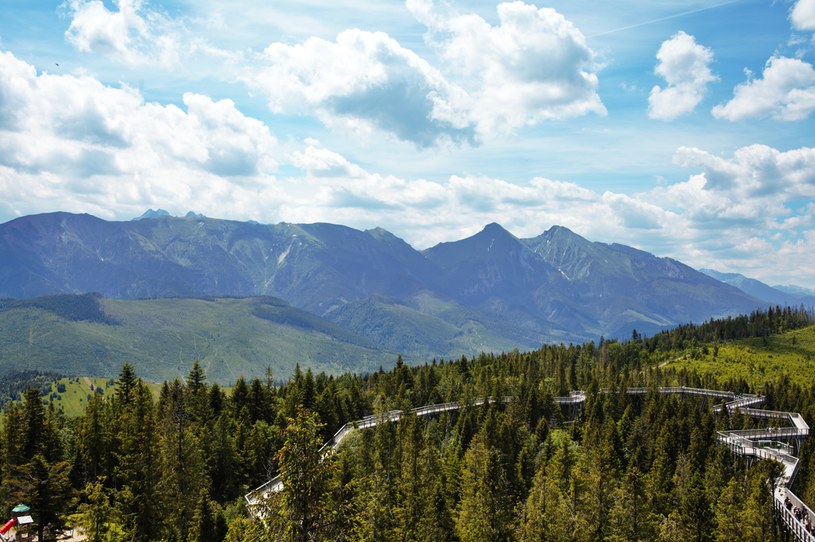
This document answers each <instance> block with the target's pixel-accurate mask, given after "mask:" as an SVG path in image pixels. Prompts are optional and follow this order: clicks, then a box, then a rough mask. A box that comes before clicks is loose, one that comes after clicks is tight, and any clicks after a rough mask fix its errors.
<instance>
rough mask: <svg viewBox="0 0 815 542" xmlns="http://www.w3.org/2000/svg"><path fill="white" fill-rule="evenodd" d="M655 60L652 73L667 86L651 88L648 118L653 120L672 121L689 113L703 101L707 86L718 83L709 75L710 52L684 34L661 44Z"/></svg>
mask: <svg viewBox="0 0 815 542" xmlns="http://www.w3.org/2000/svg"><path fill="white" fill-rule="evenodd" d="M657 60H658V61H659V62H658V64H657V67H656V69H655V70H654V71H655V72H656V74H657V75H660V76H662V77H663V78H664V79H665V81H666V83H667V85H666V86H665V88H661V87H659V86H654V87H653V88H652V89H651V94H650V95H649V96H648V116H649V117H651V118H653V119H659V120H673V119H675V118H677V117H679V116H680V115H684V114H686V113H690V112H691V111H693V110H694V109H695V108H696V106H697V105H699V102H701V101H702V99H703V98H704V97H705V94H706V93H707V85H708V84H709V83H711V82H713V81H716V80H717V78H716V76H715V75H713V73H712V72H711V71H710V63H711V62H712V61H713V52H712V51H711V50H710V49H708V48H707V47H703V46H702V45H699V44H697V43H696V39H695V38H694V37H693V36H690V35H688V34H686V33H685V32H681V31H680V32H678V33H676V34H675V35H674V36H673V37H672V38H671V39H669V40H666V41H664V42H663V43H662V45H661V46H660V48H659V51H658V52H657Z"/></svg>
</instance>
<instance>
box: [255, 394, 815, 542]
mask: <svg viewBox="0 0 815 542" xmlns="http://www.w3.org/2000/svg"><path fill="white" fill-rule="evenodd" d="M654 389H655V390H656V391H657V392H658V393H660V394H666V395H682V396H683V397H684V396H691V397H693V396H698V397H712V398H715V399H727V402H726V403H724V404H723V405H722V404H720V405H715V406H714V407H713V409H714V411H716V412H719V411H721V410H722V408H726V409H727V411H728V412H730V413H732V412H735V411H737V410H738V411H740V412H741V413H743V414H745V415H747V416H750V417H752V418H759V419H763V420H773V421H774V422H775V425H774V426H771V427H766V428H758V429H745V430H729V431H720V432H718V433H717V439H718V441H719V442H720V443H722V444H724V445H726V446H728V447H729V448H730V449H731V450H732V451H733V453H735V454H737V455H742V456H751V457H756V458H759V459H765V458H769V459H775V460H776V461H778V462H780V463H781V465H782V466H783V469H784V470H783V473H782V475H781V478H780V480H779V484H778V485H777V487H776V488H775V490H774V492H773V499H774V505H775V510H776V513H777V514H778V516H779V517H780V519H781V520H782V521H783V522H784V524H785V525H786V526H787V529H788V530H789V531H790V533H791V534H792V535H793V537H794V539H795V540H796V541H798V542H815V535H813V532H811V530H810V529H809V528H807V526H808V525H809V524H810V522H811V524H812V526H813V527H815V513H813V511H812V510H811V509H810V508H809V507H808V506H806V505H805V504H804V503H803V502H802V501H801V499H799V498H798V497H797V496H796V495H795V494H794V493H793V492H792V491H791V490H790V489H789V487H788V486H790V485H792V481H793V479H794V478H795V474H796V472H797V469H798V458H797V457H795V456H794V455H792V454H790V453H789V452H788V451H787V450H788V446H775V447H773V442H775V443H777V444H781V442H780V441H781V440H788V439H797V440H801V439H805V438H808V437H809V425H808V424H807V423H806V421H805V420H804V418H803V416H801V415H800V414H799V413H797V412H781V411H773V410H762V409H757V408H751V407H753V406H754V405H757V404H760V403H763V402H764V397H762V396H760V395H753V394H743V395H738V394H735V393H733V392H729V391H722V390H708V389H704V388H690V387H686V386H678V387H660V388H628V389H627V390H625V392H626V393H627V394H629V395H645V394H647V393H649V392H650V391H651V390H654ZM608 391H609V390H601V393H607V392H608ZM510 400H511V398H510V397H502V398H500V399H498V398H493V397H488V398H486V399H485V398H479V399H476V400H474V401H473V402H471V403H458V402H452V403H440V404H435V405H427V406H421V407H417V408H414V409H411V410H410V411H409V412H410V413H412V414H414V415H416V416H431V415H434V414H439V413H441V412H450V411H455V410H460V409H462V408H467V407H473V406H481V405H483V404H484V403H485V402H487V403H507V402H509V401H510ZM554 400H555V402H556V403H557V404H559V405H566V406H577V405H582V404H583V403H585V401H586V394H585V392H582V391H574V392H572V393H571V394H570V395H568V396H564V397H555V398H554ZM404 413H405V412H403V411H401V410H391V411H388V412H384V413H382V414H380V415H378V416H366V417H364V418H361V419H359V420H356V421H353V422H349V423H346V424H345V425H343V426H342V427H341V428H340V429H339V430H338V431H337V432H336V433H334V436H333V437H331V439H329V440H328V441H327V442H326V443H325V444H323V446H322V448H320V451H321V452H322V453H323V454H326V453H330V452H331V451H332V450H333V449H334V448H336V447H337V446H339V444H340V443H341V442H342V440H343V439H344V438H345V437H346V436H348V434H350V433H351V432H352V431H356V430H357V429H366V428H370V427H375V426H376V425H377V424H379V423H386V422H395V421H398V420H399V419H401V417H402V416H403V415H404ZM781 423H789V424H790V426H788V427H781V426H780V425H781ZM281 489H283V481H282V479H281V477H280V476H279V475H278V476H275V477H274V478H272V479H271V480H269V481H268V482H266V483H265V484H263V485H261V486H260V487H258V488H256V489H254V490H252V491H250V492H249V493H247V494H246V496H245V499H246V502H247V504H248V505H249V507H250V508H254V507H255V506H256V505H258V504H259V503H261V502H262V501H263V500H264V499H266V498H267V497H268V496H269V494H270V493H276V492H278V491H280V490H281ZM788 503H789V506H787V504H788ZM796 509H797V510H798V512H799V514H798V515H799V516H800V519H799V517H796V513H795V511H796Z"/></svg>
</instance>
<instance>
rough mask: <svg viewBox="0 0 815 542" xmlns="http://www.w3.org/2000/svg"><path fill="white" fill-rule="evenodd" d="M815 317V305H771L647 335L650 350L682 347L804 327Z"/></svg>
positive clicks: (646, 341)
mask: <svg viewBox="0 0 815 542" xmlns="http://www.w3.org/2000/svg"><path fill="white" fill-rule="evenodd" d="M813 321H815V313H813V309H812V308H811V307H810V308H807V307H805V306H803V305H801V306H799V307H797V308H795V307H790V306H785V307H781V306H778V305H777V306H775V307H769V308H768V309H767V310H766V311H753V312H752V313H750V314H749V315H739V316H729V317H727V318H719V319H711V320H709V321H707V322H704V323H702V324H685V325H681V326H677V327H675V328H673V329H671V330H667V331H663V332H660V333H658V334H656V335H655V336H654V337H651V338H645V339H643V341H644V342H645V345H646V347H647V348H648V350H649V351H654V350H656V349H661V350H677V349H679V350H681V349H683V348H685V347H686V346H687V345H688V344H689V343H690V342H691V341H696V342H697V343H715V342H717V341H732V340H736V339H748V338H752V337H768V336H770V335H777V334H779V333H784V332H785V331H792V330H794V329H801V328H803V327H806V326H808V325H811V324H812V323H813Z"/></svg>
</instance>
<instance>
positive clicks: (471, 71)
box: [244, 1, 606, 147]
mask: <svg viewBox="0 0 815 542" xmlns="http://www.w3.org/2000/svg"><path fill="white" fill-rule="evenodd" d="M408 7H409V9H411V10H412V12H413V13H414V15H415V16H416V17H417V18H418V19H419V20H420V21H421V22H423V23H424V24H426V25H428V27H429V29H430V31H431V34H432V35H433V37H432V44H433V45H434V46H435V47H436V48H437V50H439V51H440V58H441V59H442V65H441V66H439V67H435V66H433V65H432V64H431V63H430V62H429V61H428V60H427V59H425V58H422V57H420V56H419V55H417V54H416V53H415V52H413V51H411V50H409V49H407V48H405V47H403V46H402V45H400V44H399V43H398V42H397V41H396V40H394V39H393V38H392V37H390V36H388V35H387V34H385V33H382V32H366V31H362V30H357V29H353V30H346V31H343V32H341V33H340V34H339V35H338V36H337V38H336V40H335V41H327V40H324V39H320V38H310V39H308V40H306V41H304V42H302V43H300V44H295V45H289V44H285V43H273V44H271V45H269V46H268V47H267V48H266V50H265V51H264V53H263V57H262V65H261V66H260V67H252V69H251V70H247V72H246V74H245V76H244V79H245V80H246V81H247V83H248V84H249V85H250V86H251V87H252V88H254V89H257V90H260V91H262V92H263V93H264V94H265V95H266V96H267V97H268V99H269V106H270V108H271V109H272V111H274V112H277V113H283V112H300V111H312V110H315V109H316V111H317V114H318V115H319V116H320V118H321V119H322V120H323V121H324V122H325V123H327V124H332V125H337V124H344V125H346V126H351V127H353V128H354V129H356V130H357V131H359V132H361V133H366V132H370V131H371V130H373V129H377V130H379V131H382V132H385V133H389V134H393V135H395V136H396V137H397V138H399V139H401V140H404V141H410V142H412V143H414V144H416V145H417V146H419V147H428V146H431V145H435V144H437V143H439V142H440V141H445V140H452V141H456V142H471V143H472V142H475V141H476V140H477V139H482V138H485V137H489V136H490V135H492V134H495V133H507V132H510V131H512V130H515V129H517V128H519V127H522V126H525V125H534V124H538V123H540V122H542V121H544V120H551V119H563V118H569V117H576V116H581V115H586V114H588V113H597V114H605V113H606V110H605V107H604V106H603V104H602V102H601V100H600V97H599V95H598V94H597V85H598V79H597V75H596V73H595V72H594V70H595V68H596V67H595V66H594V53H593V52H592V51H591V49H590V48H589V47H588V46H587V44H586V40H585V37H584V36H583V34H582V33H581V32H580V31H579V30H578V29H577V28H576V27H575V26H574V25H573V24H572V23H571V22H569V21H568V20H567V19H566V18H565V17H563V16H562V15H561V14H559V13H558V12H556V11H555V10H553V9H548V8H544V9H538V8H536V7H535V6H532V5H527V4H524V3H522V2H513V3H503V4H500V5H499V6H498V16H499V24H498V25H497V26H492V25H490V24H489V23H487V22H486V21H485V20H484V19H482V18H481V17H479V16H476V15H472V14H470V15H460V16H444V15H438V14H436V13H435V12H434V11H433V5H432V3H429V2H419V1H411V2H408Z"/></svg>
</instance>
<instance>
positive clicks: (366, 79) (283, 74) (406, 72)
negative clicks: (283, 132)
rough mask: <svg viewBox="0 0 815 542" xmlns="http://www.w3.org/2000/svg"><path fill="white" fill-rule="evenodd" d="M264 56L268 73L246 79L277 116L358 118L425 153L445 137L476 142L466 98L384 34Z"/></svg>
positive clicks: (348, 35)
mask: <svg viewBox="0 0 815 542" xmlns="http://www.w3.org/2000/svg"><path fill="white" fill-rule="evenodd" d="M263 57H264V62H265V65H264V67H262V68H260V69H255V68H252V69H251V70H248V71H247V73H246V75H245V77H246V80H247V82H248V83H249V84H250V85H251V86H252V87H254V88H257V89H260V90H262V91H263V92H264V93H265V94H266V95H267V96H268V98H269V106H270V108H271V109H272V111H274V112H277V113H282V112H285V111H298V110H311V109H312V108H315V107H316V108H317V112H318V115H320V116H322V117H323V119H324V120H325V121H326V122H333V119H332V117H346V118H351V119H357V120H360V121H362V122H364V123H366V124H367V125H369V126H374V127H376V128H378V129H380V130H383V131H385V132H390V133H393V134H395V135H396V136H397V137H399V138H400V139H403V140H406V141H412V142H414V143H416V144H417V145H419V146H429V145H432V144H434V143H435V142H436V141H437V140H438V139H439V138H444V137H447V138H450V139H454V140H462V139H472V128H471V127H470V126H469V124H468V120H467V118H466V116H465V115H464V114H463V113H462V112H461V111H459V110H458V106H457V105H456V104H457V103H458V102H460V101H461V98H462V95H463V93H462V91H461V90H460V89H458V88H456V87H455V86H454V85H451V84H449V83H448V82H447V81H446V80H445V79H444V77H443V76H442V75H441V74H440V73H439V72H438V70H436V69H434V68H433V67H432V66H430V64H428V63H427V62H426V61H425V60H424V59H422V58H421V57H419V56H418V55H416V54H415V53H413V52H412V51H410V50H408V49H405V48H403V47H401V46H400V45H399V44H398V43H397V42H396V41H395V40H393V39H392V38H390V37H389V36H388V35H387V34H384V33H382V32H363V31H361V30H347V31H344V32H342V33H341V34H339V35H338V36H337V39H336V41H334V42H330V41H326V40H323V39H320V38H310V39H308V40H306V41H305V42H304V43H302V44H300V45H293V46H290V45H286V44H283V43H274V44H272V45H270V46H269V47H267V48H266V50H265V51H264V55H263ZM363 128H364V127H363Z"/></svg>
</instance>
